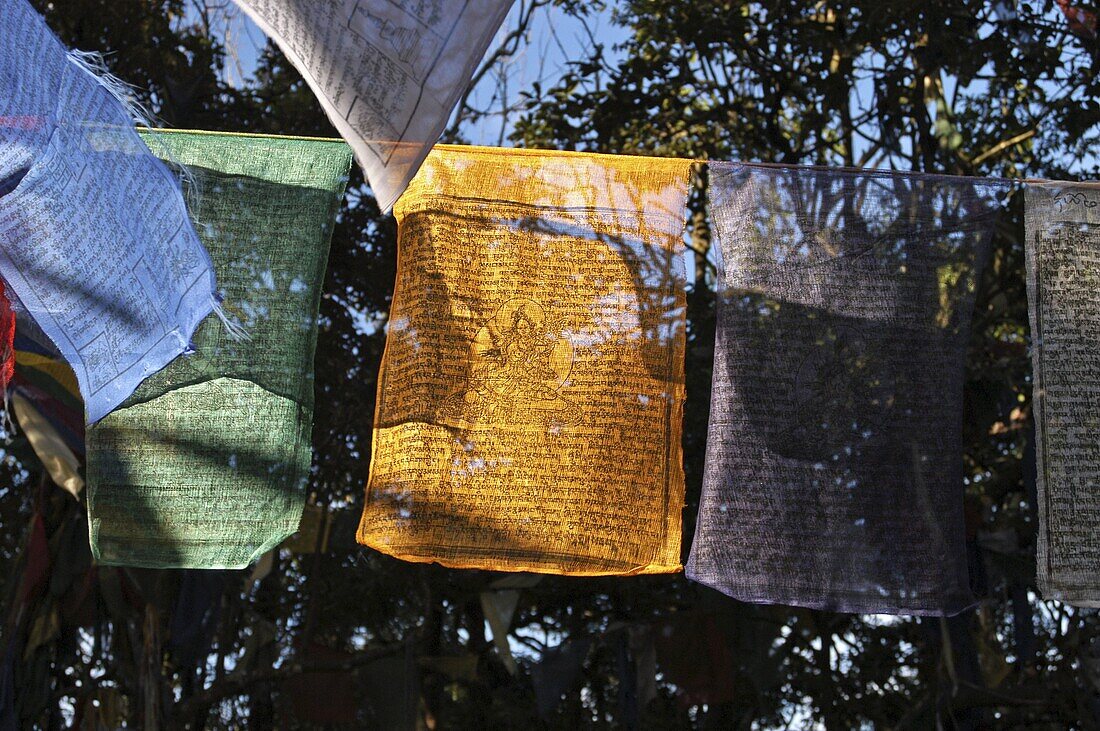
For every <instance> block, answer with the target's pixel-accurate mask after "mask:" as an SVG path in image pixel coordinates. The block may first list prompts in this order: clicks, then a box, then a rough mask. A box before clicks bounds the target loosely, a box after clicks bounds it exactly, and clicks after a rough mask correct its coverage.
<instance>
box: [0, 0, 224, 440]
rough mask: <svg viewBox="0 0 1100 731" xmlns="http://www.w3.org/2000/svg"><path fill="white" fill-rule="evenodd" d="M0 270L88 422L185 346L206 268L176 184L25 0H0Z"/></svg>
mask: <svg viewBox="0 0 1100 731" xmlns="http://www.w3.org/2000/svg"><path fill="white" fill-rule="evenodd" d="M0 240H2V241H3V242H4V246H3V247H2V248H0V275H3V277H4V280H5V281H6V282H7V284H8V286H9V288H10V291H9V295H11V296H12V297H13V300H14V299H17V300H18V301H19V304H20V306H21V308H22V309H24V310H25V311H26V312H28V313H29V314H30V316H31V317H33V318H34V320H35V321H36V322H37V323H38V325H39V326H40V327H41V328H42V330H43V331H44V332H45V333H46V335H48V336H49V338H50V340H51V341H52V342H53V343H54V344H55V345H56V347H57V348H58V349H59V350H60V352H61V354H62V355H63V356H64V358H65V360H66V361H68V362H69V364H70V365H71V366H72V367H73V370H74V371H75V372H76V377H77V380H78V382H79V383H80V391H81V393H82V394H83V395H84V402H85V405H86V409H87V419H88V421H89V422H94V421H97V420H98V419H100V418H102V417H103V416H104V415H105V414H107V413H108V412H109V411H111V410H112V409H114V408H115V407H116V406H118V404H120V403H121V402H122V401H123V400H124V399H126V397H128V396H129V395H130V394H131V393H133V391H134V389H135V388H136V387H137V385H138V384H139V383H140V382H141V381H142V380H143V379H144V378H145V377H147V376H148V375H150V374H151V373H154V372H156V371H158V370H160V369H161V368H163V367H164V366H165V365H166V364H167V363H169V362H170V361H171V360H173V359H174V358H176V357H177V356H179V355H180V354H182V353H183V352H185V350H186V349H187V345H188V341H189V340H190V338H191V335H192V333H193V331H194V330H195V327H196V326H197V325H198V323H199V322H200V321H201V320H202V319H203V318H204V317H206V315H207V314H209V313H210V311H211V309H212V308H213V307H214V304H215V303H214V298H213V293H214V273H213V269H212V267H211V263H210V258H209V257H208V256H207V254H206V252H205V251H204V250H203V248H202V245H201V244H200V243H199V239H198V237H197V236H196V235H195V231H194V229H193V228H192V226H191V223H190V222H189V220H188V217H187V210H186V207H185V205H184V201H183V196H182V195H181V192H180V187H179V184H178V182H177V180H176V178H175V177H174V176H173V175H172V173H171V172H169V170H168V169H167V168H166V167H165V166H164V165H163V164H162V163H161V162H160V161H159V160H157V159H156V158H155V157H154V156H153V155H152V154H150V152H149V150H148V148H146V146H145V145H144V144H143V143H142V141H141V139H140V138H139V137H138V135H137V132H136V131H135V130H134V125H133V121H132V120H131V119H130V117H129V115H128V114H127V112H126V110H125V108H124V107H123V105H122V103H121V102H119V101H118V99H116V98H115V97H114V96H113V95H112V94H111V92H110V91H108V89H107V88H106V86H105V85H104V84H103V83H101V81H100V80H99V79H97V78H96V77H95V76H94V75H93V74H91V73H90V72H89V71H88V70H87V69H86V68H84V67H83V66H82V65H81V64H80V63H78V62H77V61H75V60H73V59H71V58H70V57H69V56H68V55H67V54H66V52H65V49H64V48H63V47H62V45H61V43H60V42H59V41H58V40H57V38H56V37H54V35H53V34H52V33H51V32H50V30H49V28H48V27H47V26H46V23H45V21H43V19H42V17H41V16H39V15H38V13H36V12H35V11H34V10H33V9H32V8H31V7H30V5H29V4H27V2H26V1H25V0H5V1H4V2H0Z"/></svg>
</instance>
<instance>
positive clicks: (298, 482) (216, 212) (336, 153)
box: [88, 133, 351, 568]
mask: <svg viewBox="0 0 1100 731" xmlns="http://www.w3.org/2000/svg"><path fill="white" fill-rule="evenodd" d="M160 141H161V144H162V145H163V146H164V148H165V149H164V153H165V155H166V156H170V157H171V158H172V159H174V160H178V161H179V162H180V163H182V164H184V165H186V166H188V167H189V168H190V171H191V174H192V175H193V176H194V178H195V181H196V191H195V195H194V196H193V197H194V198H195V201H196V206H195V209H194V211H193V213H194V217H195V220H196V221H198V222H199V230H200V232H201V235H202V238H203V242H204V243H205V244H206V246H207V247H208V248H209V250H210V252H211V255H212V256H213V257H214V262H215V266H216V268H217V271H218V277H219V281H220V283H221V286H222V287H223V288H224V291H225V296H226V302H227V303H231V305H229V306H228V307H227V310H228V315H229V316H230V317H231V318H233V319H234V323H233V325H234V326H235V327H239V328H240V329H243V331H244V332H245V333H247V337H246V338H244V339H239V338H234V337H232V335H231V332H230V329H227V328H226V327H223V326H222V325H221V324H220V323H218V321H217V320H216V319H213V318H212V319H211V320H210V321H208V322H205V323H203V324H202V326H201V327H200V328H199V329H198V331H197V332H196V334H195V353H194V354H193V355H191V356H189V357H187V358H180V359H179V360H177V361H175V362H174V363H172V364H171V365H170V366H169V367H168V368H166V369H164V370H163V371H161V372H160V373H158V374H156V375H155V376H153V377H152V378H150V379H149V380H147V381H146V382H145V383H143V384H142V386H141V387H140V388H139V389H138V390H137V392H136V393H135V394H134V395H133V397H131V398H130V399H128V400H127V401H126V402H125V403H124V404H123V405H122V407H121V408H119V409H118V410H117V411H115V412H114V413H112V414H111V415H110V416H108V417H107V418H106V419H104V420H103V421H102V422H100V423H99V424H97V425H95V426H94V427H93V428H90V429H89V430H88V489H89V495H88V518H89V524H90V531H91V541H92V549H93V553H94V554H95V556H96V558H97V559H99V560H100V561H101V562H103V563H111V564H125V565H132V566H148V567H187V568H239V567H242V566H245V565H247V564H248V563H250V562H251V561H252V560H253V559H254V558H257V557H259V556H260V555H262V554H263V553H264V552H265V551H267V550H269V549H270V548H272V547H273V546H276V545H278V544H279V543H280V542H281V541H282V540H283V539H284V538H286V537H287V536H288V535H290V534H292V533H294V531H295V530H297V528H298V522H299V519H300V518H301V515H302V506H303V504H304V502H305V492H304V487H305V481H306V477H307V473H308V470H309V465H310V460H311V449H310V432H311V429H312V420H313V403H314V396H313V354H314V349H315V346H316V339H317V313H318V306H319V301H320V289H321V284H322V281H323V279H324V272H325V265H326V263H327V261H328V249H329V240H330V237H331V234H332V228H333V223H334V221H335V216H336V211H337V207H338V205H339V202H340V199H341V197H342V195H343V191H344V187H345V185H346V184H347V174H348V170H349V168H350V166H351V151H350V149H349V148H348V147H347V145H345V144H343V143H342V142H338V141H311V140H299V139H290V138H269V137H258V136H243V135H230V134H224V135H223V134H209V133H162V134H161V135H160Z"/></svg>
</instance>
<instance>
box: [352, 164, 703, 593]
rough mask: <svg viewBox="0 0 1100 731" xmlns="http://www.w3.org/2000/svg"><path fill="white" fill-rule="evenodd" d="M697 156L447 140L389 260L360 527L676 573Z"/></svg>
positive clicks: (477, 559)
mask: <svg viewBox="0 0 1100 731" xmlns="http://www.w3.org/2000/svg"><path fill="white" fill-rule="evenodd" d="M690 165H691V163H690V162H689V161H677V160H660V159H646V158H631V157H609V156H598V155H585V154H578V153H556V152H535V151H523V150H492V149H487V148H456V147H447V146H440V147H438V148H437V149H436V150H435V151H434V152H433V153H432V154H431V155H429V157H428V159H427V161H426V162H425V164H424V167H423V168H422V169H421V171H420V173H419V174H418V175H417V177H416V178H415V179H414V180H413V182H412V184H411V185H410V187H409V190H408V191H407V192H406V194H405V195H404V196H403V197H402V198H401V200H400V202H399V203H398V205H397V208H396V211H395V213H396V215H397V218H398V222H399V226H400V229H399V232H400V233H399V248H400V254H399V263H398V278H397V285H396V290H395V293H394V299H393V305H392V310H391V313H390V321H389V332H388V338H387V342H386V353H385V356H384V358H383V362H382V367H381V372H380V376H379V387H378V406H377V413H376V417H375V430H374V442H373V459H372V463H371V473H370V481H369V485H368V491H367V503H366V508H365V510H364V514H363V520H362V523H361V526H360V530H359V540H360V542H362V543H365V544H367V545H369V546H371V547H373V548H376V549H378V550H380V551H383V552H385V553H389V554H391V555H394V556H397V557H399V558H403V559H406V560H411V561H438V562H439V563H442V564H444V565H446V566H452V567H464V568H483V569H495V570H504V571H538V572H546V573H569V574H630V573H659V572H670V571H676V570H678V569H679V566H680V514H681V509H682V507H683V495H684V483H683V480H684V477H683V469H682V455H681V445H680V435H681V419H682V413H683V400H684V370H683V368H684V366H683V360H684V343H685V320H684V317H685V312H684V306H685V305H684V303H685V294H684V269H683V259H682V252H683V243H682V233H683V228H684V207H685V204H686V195H687V185H688V175H689V172H690Z"/></svg>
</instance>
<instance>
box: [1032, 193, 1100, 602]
mask: <svg viewBox="0 0 1100 731" xmlns="http://www.w3.org/2000/svg"><path fill="white" fill-rule="evenodd" d="M1025 220H1026V224H1025V229H1026V244H1025V251H1026V254H1027V295H1028V297H1027V298H1028V309H1029V312H1030V319H1031V341H1032V364H1033V368H1032V372H1033V374H1034V388H1035V395H1034V400H1033V402H1032V408H1033V409H1034V415H1035V437H1036V438H1035V456H1036V461H1037V467H1038V469H1037V479H1036V483H1037V486H1038V511H1037V512H1038V513H1039V536H1038V556H1037V564H1036V574H1037V579H1038V584H1039V590H1040V591H1042V592H1043V596H1044V597H1045V598H1047V599H1060V600H1062V601H1066V602H1070V603H1073V604H1080V605H1085V606H1096V605H1100V491H1098V490H1097V486H1098V485H1100V448H1098V447H1097V444H1098V441H1097V435H1098V434H1100V410H1098V409H1097V405H1098V404H1100V351H1098V346H1097V334H1098V333H1100V188H1097V187H1096V186H1095V185H1074V184H1072V183H1057V184H1049V185H1030V186H1029V187H1028V188H1027V193H1026V214H1025Z"/></svg>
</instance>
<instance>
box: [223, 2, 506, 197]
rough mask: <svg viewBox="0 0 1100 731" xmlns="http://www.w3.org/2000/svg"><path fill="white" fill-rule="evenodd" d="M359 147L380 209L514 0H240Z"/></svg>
mask: <svg viewBox="0 0 1100 731" xmlns="http://www.w3.org/2000/svg"><path fill="white" fill-rule="evenodd" d="M237 4H238V5H240V6H241V8H242V9H243V10H244V11H245V12H246V13H248V15H249V16H251V17H252V19H253V20H254V21H255V22H256V24H257V25H259V26H260V28H262V29H263V30H264V32H265V33H267V34H268V35H269V36H270V37H271V39H272V40H274V41H275V42H276V43H277V44H278V45H279V48H280V49H281V50H282V52H283V53H284V54H286V57H287V59H288V60H289V61H290V62H291V63H292V64H294V67H295V68H297V69H298V71H300V72H301V74H302V78H303V79H305V81H306V83H307V84H309V88H310V89H312V90H313V93H314V94H315V95H316V96H317V101H318V102H320V104H321V107H322V108H323V109H324V110H325V113H326V114H328V118H329V120H330V121H331V122H332V124H333V126H334V127H336V129H337V130H339V131H340V134H341V135H342V136H343V137H344V139H345V140H347V141H348V144H350V145H351V147H352V149H353V150H355V157H356V159H357V160H358V161H359V164H360V165H361V166H362V168H363V172H364V173H365V174H366V176H367V181H368V182H370V186H371V189H372V190H373V191H374V196H375V198H376V199H377V200H378V205H379V206H380V207H381V208H382V210H383V211H388V210H389V209H390V207H391V206H392V205H393V204H394V201H396V200H397V197H398V196H399V195H401V191H403V190H404V189H405V186H406V185H408V183H409V180H411V179H412V177H413V175H414V174H415V173H416V171H417V168H419V167H420V164H421V163H422V162H423V160H424V156H425V155H427V154H428V151H429V150H431V148H432V145H434V144H435V141H436V140H437V139H439V135H440V133H442V132H443V128H444V127H445V126H446V124H447V120H448V119H449V118H450V116H451V111H452V110H453V109H454V107H455V104H457V103H458V100H459V98H460V97H461V96H462V94H463V93H464V92H465V91H466V90H467V89H468V88H469V86H470V84H471V81H470V78H471V77H472V76H473V75H474V72H475V71H476V70H477V66H478V63H480V62H481V58H482V56H484V55H485V49H486V48H488V47H489V43H490V41H492V40H493V36H494V35H495V34H496V32H497V29H498V28H499V27H500V24H501V22H503V20H504V17H505V16H506V15H507V14H508V8H510V7H511V6H512V0H447V2H442V1H441V0H434V2H415V3H409V2H395V1H394V0H389V1H388V2H386V1H383V2H375V1H374V0H345V1H344V2H332V1H331V0H329V1H328V2H319V1H318V0H237Z"/></svg>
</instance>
